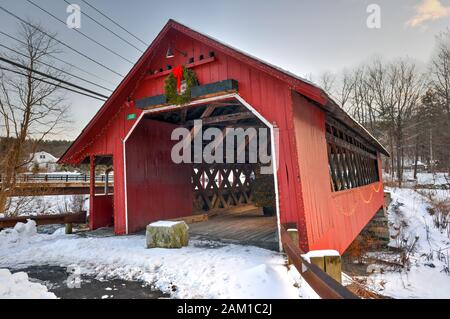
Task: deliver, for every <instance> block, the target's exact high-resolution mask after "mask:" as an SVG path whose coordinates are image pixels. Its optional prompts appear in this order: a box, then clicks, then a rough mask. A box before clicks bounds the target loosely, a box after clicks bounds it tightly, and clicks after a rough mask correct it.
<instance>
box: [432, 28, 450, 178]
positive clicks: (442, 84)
mask: <svg viewBox="0 0 450 319" xmlns="http://www.w3.org/2000/svg"><path fill="white" fill-rule="evenodd" d="M430 71H431V72H430V73H431V84H432V87H433V89H434V91H435V92H436V94H437V95H438V97H439V98H440V100H441V101H442V103H441V104H442V110H443V112H444V113H445V114H444V116H445V123H444V127H443V128H444V129H443V130H442V132H441V133H443V134H444V135H445V137H444V140H445V141H447V143H445V144H446V145H445V146H446V150H447V152H446V158H447V163H446V165H447V171H448V172H449V174H450V130H449V129H448V128H449V127H450V30H447V31H446V32H443V33H441V34H440V35H439V36H438V37H437V52H436V54H435V56H434V58H433V59H432V61H431V70H430ZM445 128H447V129H445ZM432 164H433V163H432Z"/></svg>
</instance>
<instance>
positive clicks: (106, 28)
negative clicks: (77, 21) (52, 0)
mask: <svg viewBox="0 0 450 319" xmlns="http://www.w3.org/2000/svg"><path fill="white" fill-rule="evenodd" d="M63 1H64V2H65V3H67V4H68V5H72V4H71V3H70V2H69V1H67V0H63ZM81 14H82V15H84V16H86V17H87V18H88V19H90V20H91V21H93V22H95V23H96V24H97V25H99V26H101V27H102V28H103V29H105V30H107V31H109V32H111V33H112V34H114V35H115V36H116V37H117V38H119V39H120V40H122V41H123V42H125V43H127V44H128V45H130V46H132V47H133V48H135V49H136V50H138V51H139V52H141V53H144V51H142V50H141V49H139V48H138V47H137V46H135V45H134V44H133V43H131V42H130V41H128V40H127V39H125V38H123V37H121V36H120V35H118V34H117V33H116V32H114V31H112V30H111V29H109V28H108V27H106V26H104V25H103V24H101V23H100V22H98V21H97V20H95V19H94V18H92V17H91V16H90V15H88V14H87V13H86V12H84V11H81Z"/></svg>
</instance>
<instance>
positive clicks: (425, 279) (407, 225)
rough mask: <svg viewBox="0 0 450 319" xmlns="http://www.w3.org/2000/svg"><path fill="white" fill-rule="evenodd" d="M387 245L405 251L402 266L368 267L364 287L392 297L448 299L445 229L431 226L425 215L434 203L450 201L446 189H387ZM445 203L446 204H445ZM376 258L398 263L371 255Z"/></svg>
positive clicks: (393, 257) (449, 247) (449, 240)
mask: <svg viewBox="0 0 450 319" xmlns="http://www.w3.org/2000/svg"><path fill="white" fill-rule="evenodd" d="M387 191H390V192H391V194H392V203H391V205H390V207H389V211H388V212H389V214H388V218H389V225H390V235H391V242H390V244H389V245H390V246H391V247H395V248H400V249H401V250H402V251H406V256H407V258H408V261H407V262H406V263H404V264H405V267H394V266H392V267H389V266H386V265H371V266H370V267H371V270H370V271H373V274H372V275H371V276H369V281H368V286H369V287H371V288H372V289H374V290H376V291H377V292H378V293H381V294H383V295H386V296H390V297H394V298H450V269H449V267H450V237H449V232H448V230H449V228H448V227H447V229H442V228H441V229H439V228H437V227H436V226H435V217H436V215H433V216H432V215H431V214H430V212H429V208H430V198H429V197H428V196H427V195H429V194H430V193H431V194H432V198H433V200H434V201H443V202H445V201H450V190H418V191H416V190H413V189H406V188H405V189H399V188H388V189H387ZM447 203H448V202H447ZM375 255H376V257H377V258H379V259H383V260H388V261H392V262H394V263H402V260H401V258H399V256H398V254H382V253H377V254H375Z"/></svg>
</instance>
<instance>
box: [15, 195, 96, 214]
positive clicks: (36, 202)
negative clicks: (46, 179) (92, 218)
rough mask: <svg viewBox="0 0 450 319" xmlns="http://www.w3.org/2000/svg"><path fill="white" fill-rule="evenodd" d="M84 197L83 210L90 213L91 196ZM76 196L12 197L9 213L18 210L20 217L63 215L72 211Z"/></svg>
mask: <svg viewBox="0 0 450 319" xmlns="http://www.w3.org/2000/svg"><path fill="white" fill-rule="evenodd" d="M75 196H77V195H75ZM79 196H83V200H84V203H83V210H85V211H87V212H88V213H89V195H79ZM73 200H74V195H51V196H22V197H12V198H11V207H10V208H9V212H10V213H12V212H14V211H15V210H16V208H17V207H19V208H18V211H19V212H18V215H19V216H36V215H42V214H49V215H53V214H61V213H65V212H66V210H67V209H69V210H70V209H71V207H70V206H71V204H72V202H73Z"/></svg>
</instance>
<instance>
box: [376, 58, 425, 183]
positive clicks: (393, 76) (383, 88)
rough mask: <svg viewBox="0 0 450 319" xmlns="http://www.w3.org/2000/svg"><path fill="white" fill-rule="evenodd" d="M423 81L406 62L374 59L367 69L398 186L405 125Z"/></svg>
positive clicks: (401, 175)
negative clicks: (387, 134)
mask: <svg viewBox="0 0 450 319" xmlns="http://www.w3.org/2000/svg"><path fill="white" fill-rule="evenodd" d="M423 78H424V77H423V75H422V74H420V73H419V72H418V70H417V67H416V65H415V64H414V63H413V62H411V61H408V60H406V59H398V60H395V61H392V62H388V63H383V62H382V61H380V60H376V61H375V62H374V63H373V64H372V65H371V66H370V67H369V82H368V83H369V85H370V86H371V89H372V91H373V94H374V102H375V103H376V104H377V109H378V112H379V117H380V120H382V121H385V123H386V125H387V130H388V132H389V136H391V139H390V146H391V154H392V155H393V159H394V158H395V163H394V162H393V163H392V164H393V166H394V164H395V167H396V173H397V178H398V182H399V186H401V183H402V178H403V155H404V148H403V142H404V139H405V126H406V124H407V123H408V122H409V121H410V119H411V118H412V117H413V115H414V111H415V108H416V107H417V106H418V104H419V99H420V97H421V95H422V93H423V88H424V81H423ZM394 151H395V152H394Z"/></svg>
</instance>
